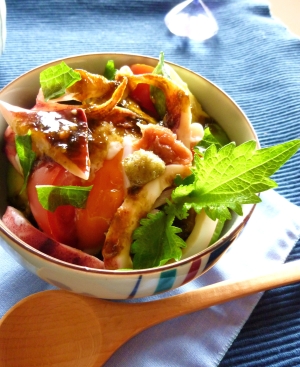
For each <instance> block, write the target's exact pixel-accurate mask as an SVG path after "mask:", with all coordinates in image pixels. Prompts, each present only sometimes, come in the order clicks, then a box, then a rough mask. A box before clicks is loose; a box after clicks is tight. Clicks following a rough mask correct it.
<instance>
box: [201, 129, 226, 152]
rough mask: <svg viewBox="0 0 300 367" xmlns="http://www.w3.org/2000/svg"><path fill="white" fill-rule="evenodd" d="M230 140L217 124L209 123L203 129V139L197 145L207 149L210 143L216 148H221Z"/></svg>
mask: <svg viewBox="0 0 300 367" xmlns="http://www.w3.org/2000/svg"><path fill="white" fill-rule="evenodd" d="M229 143H230V140H229V138H228V136H227V135H226V133H225V131H224V130H223V129H222V128H221V127H220V126H219V125H217V124H209V125H208V126H207V127H206V128H205V129H204V136H203V139H202V140H201V141H200V142H199V143H198V144H197V147H200V148H203V149H207V148H208V147H210V146H211V145H212V144H214V145H216V146H217V148H218V149H219V148H221V147H223V146H224V145H226V144H229Z"/></svg>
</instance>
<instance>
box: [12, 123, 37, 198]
mask: <svg viewBox="0 0 300 367" xmlns="http://www.w3.org/2000/svg"><path fill="white" fill-rule="evenodd" d="M15 141H16V151H17V154H18V157H19V161H20V164H21V167H22V170H23V176H24V183H23V185H22V188H21V191H20V194H22V193H23V191H24V190H25V189H26V187H27V182H28V178H29V174H30V172H31V169H32V165H33V163H34V161H35V159H36V154H35V153H34V151H33V150H32V142H31V131H30V130H29V131H28V133H27V135H22V136H21V135H16V139H15Z"/></svg>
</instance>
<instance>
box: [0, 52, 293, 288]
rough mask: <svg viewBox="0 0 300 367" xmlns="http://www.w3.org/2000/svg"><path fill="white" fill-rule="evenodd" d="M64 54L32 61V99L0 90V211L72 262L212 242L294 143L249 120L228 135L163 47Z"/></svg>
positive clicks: (139, 262)
mask: <svg viewBox="0 0 300 367" xmlns="http://www.w3.org/2000/svg"><path fill="white" fill-rule="evenodd" d="M70 61H71V62H70V63H69V62H68V60H62V61H59V62H57V63H52V64H51V65H50V66H47V67H45V68H43V69H42V70H41V71H40V73H39V83H40V87H39V88H38V89H37V90H36V97H35V101H34V103H33V104H32V105H31V106H26V107H25V106H24V105H22V106H19V105H17V104H13V103H10V102H9V101H7V100H4V99H3V100H0V113H1V114H2V116H3V118H4V120H5V121H6V123H7V127H6V128H5V133H4V138H5V144H4V148H5V154H6V157H7V159H8V161H9V164H8V169H7V183H8V184H7V187H8V194H7V204H8V205H7V207H6V209H5V212H4V214H3V216H2V222H3V225H4V226H5V228H6V229H8V231H9V232H10V233H12V234H13V235H15V236H17V237H18V239H19V240H21V241H22V242H24V243H26V244H27V245H29V246H30V247H32V248H34V249H35V250H37V251H38V252H41V253H43V254H45V255H46V256H47V257H48V258H49V257H51V258H55V259H58V260H59V261H60V262H64V263H68V264H71V265H72V266H73V265H74V266H75V268H77V270H78V269H80V268H84V269H90V270H91V271H94V272H96V273H97V272H100V273H101V274H106V273H110V272H112V273H113V274H116V273H118V272H119V273H120V274H123V276H125V277H126V275H127V274H128V275H130V274H132V273H134V272H139V271H149V274H152V273H153V271H155V269H159V271H161V269H164V268H168V267H170V268H172V267H174V266H175V267H176V266H177V264H181V263H184V264H187V263H188V262H189V261H190V260H189V259H193V258H195V256H198V255H199V254H200V253H201V252H203V251H204V252H205V251H207V253H209V252H210V251H208V249H210V248H211V249H212V250H213V249H215V248H218V247H220V246H221V244H222V238H223V237H224V235H225V234H226V233H228V232H230V230H231V229H230V228H231V227H230V223H232V221H233V218H236V217H238V216H241V217H243V216H244V215H245V213H244V212H243V210H244V208H245V207H247V206H250V207H251V209H247V210H246V212H248V214H249V213H251V212H252V209H253V206H254V205H255V204H257V203H259V201H260V198H259V195H258V194H259V193H260V192H262V191H265V190H268V189H270V188H273V187H275V186H276V183H275V182H274V181H273V180H271V179H270V176H271V175H272V174H273V173H274V172H275V171H276V170H278V169H279V168H280V167H281V165H283V164H284V163H285V162H286V161H287V160H288V159H289V158H290V157H291V156H292V155H293V154H294V153H295V152H296V151H297V150H298V148H299V146H300V142H299V140H294V141H290V142H286V143H284V144H281V145H278V146H275V147H268V148H263V149H260V147H259V144H258V141H257V138H256V136H255V133H254V132H253V130H252V127H251V125H250V123H248V124H247V126H246V129H248V130H250V132H251V134H252V136H253V137H254V139H251V140H247V139H246V140H245V139H244V138H241V137H240V135H238V134H237V133H236V136H237V139H234V136H235V133H234V131H233V132H232V130H234V129H235V126H234V121H233V122H232V125H231V126H230V128H228V126H225V125H226V124H225V125H224V124H223V126H222V124H219V121H218V120H217V119H216V117H215V116H213V115H212V114H210V113H209V112H207V110H205V109H204V108H203V106H202V103H200V102H201V101H200V100H199V99H198V98H197V97H196V96H195V93H193V91H192V90H191V88H190V86H189V83H188V81H187V80H185V79H184V78H182V76H181V75H180V72H179V73H178V71H176V66H175V67H173V66H172V64H169V63H166V62H165V61H164V55H163V53H161V54H160V57H159V59H158V60H157V61H156V62H155V63H154V62H153V60H151V63H150V64H147V63H143V62H133V63H124V64H122V65H119V63H118V62H117V64H118V65H116V62H115V61H116V60H114V58H111V59H107V60H106V61H105V67H104V69H103V72H102V73H99V72H97V73H95V72H92V71H89V70H88V69H87V68H80V67H78V66H76V67H73V66H72V59H70ZM138 61H139V59H138ZM78 64H80V62H79V63H78ZM204 92H205V91H204ZM0 97H1V94H0ZM214 103H215V101H214ZM228 103H229V104H232V103H233V102H232V101H231V100H229V102H228ZM214 108H216V109H217V108H218V106H217V105H216V106H215V107H214ZM229 108H232V106H230V107H229ZM239 129H240V127H238V126H237V127H236V130H237V131H239ZM239 134H240V133H239ZM251 134H250V135H251ZM248 135H249V134H248ZM238 140H241V141H238ZM244 224H245V222H244V223H243V225H244ZM243 225H241V224H240V225H239V226H238V229H239V230H240V229H241V228H242V227H243ZM232 233H233V235H232V238H231V240H233V239H234V237H235V236H236V235H237V233H238V231H237V230H235V231H233V232H232ZM227 240H228V238H227ZM231 240H230V241H229V242H231ZM218 243H219V245H218V246H216V244H218ZM202 270H203V269H202ZM200 273H201V272H200V271H199V272H198V273H197V272H195V276H196V275H199V274H200ZM191 279H192V278H191ZM53 283H54V284H57V283H58V281H57V282H56V283H55V282H54V281H53ZM71 288H72V287H71Z"/></svg>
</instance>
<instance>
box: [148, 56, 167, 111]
mask: <svg viewBox="0 0 300 367" xmlns="http://www.w3.org/2000/svg"><path fill="white" fill-rule="evenodd" d="M152 73H153V74H157V75H162V76H164V77H165V78H168V79H170V75H169V73H168V70H167V69H166V67H165V60H164V53H163V52H161V53H160V55H159V61H158V64H157V65H156V67H155V69H154V70H153V72H152ZM150 94H151V98H152V99H153V102H154V106H155V108H156V111H157V112H158V114H159V116H160V118H163V117H164V116H165V114H166V97H165V94H164V92H163V91H162V90H161V89H159V88H157V87H154V86H150Z"/></svg>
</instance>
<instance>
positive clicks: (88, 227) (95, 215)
mask: <svg viewBox="0 0 300 367" xmlns="http://www.w3.org/2000/svg"><path fill="white" fill-rule="evenodd" d="M122 156H123V150H121V151H120V152H119V153H118V154H117V155H116V156H115V157H114V158H112V159H110V160H106V161H104V163H103V166H102V167H101V168H100V169H99V170H98V171H97V172H96V174H95V177H94V179H93V180H92V181H88V182H86V183H85V184H86V185H93V188H92V190H91V192H90V194H89V197H88V200H87V205H86V208H85V209H77V220H76V223H77V235H78V248H80V249H82V250H85V251H86V252H89V253H97V251H99V250H100V249H101V248H102V246H103V243H104V240H105V233H106V232H107V230H108V227H109V225H110V221H111V219H112V217H113V216H114V214H115V212H116V210H117V209H118V207H119V206H120V205H121V204H122V202H123V200H124V197H125V188H124V176H123V169H122V164H121V162H122Z"/></svg>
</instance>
